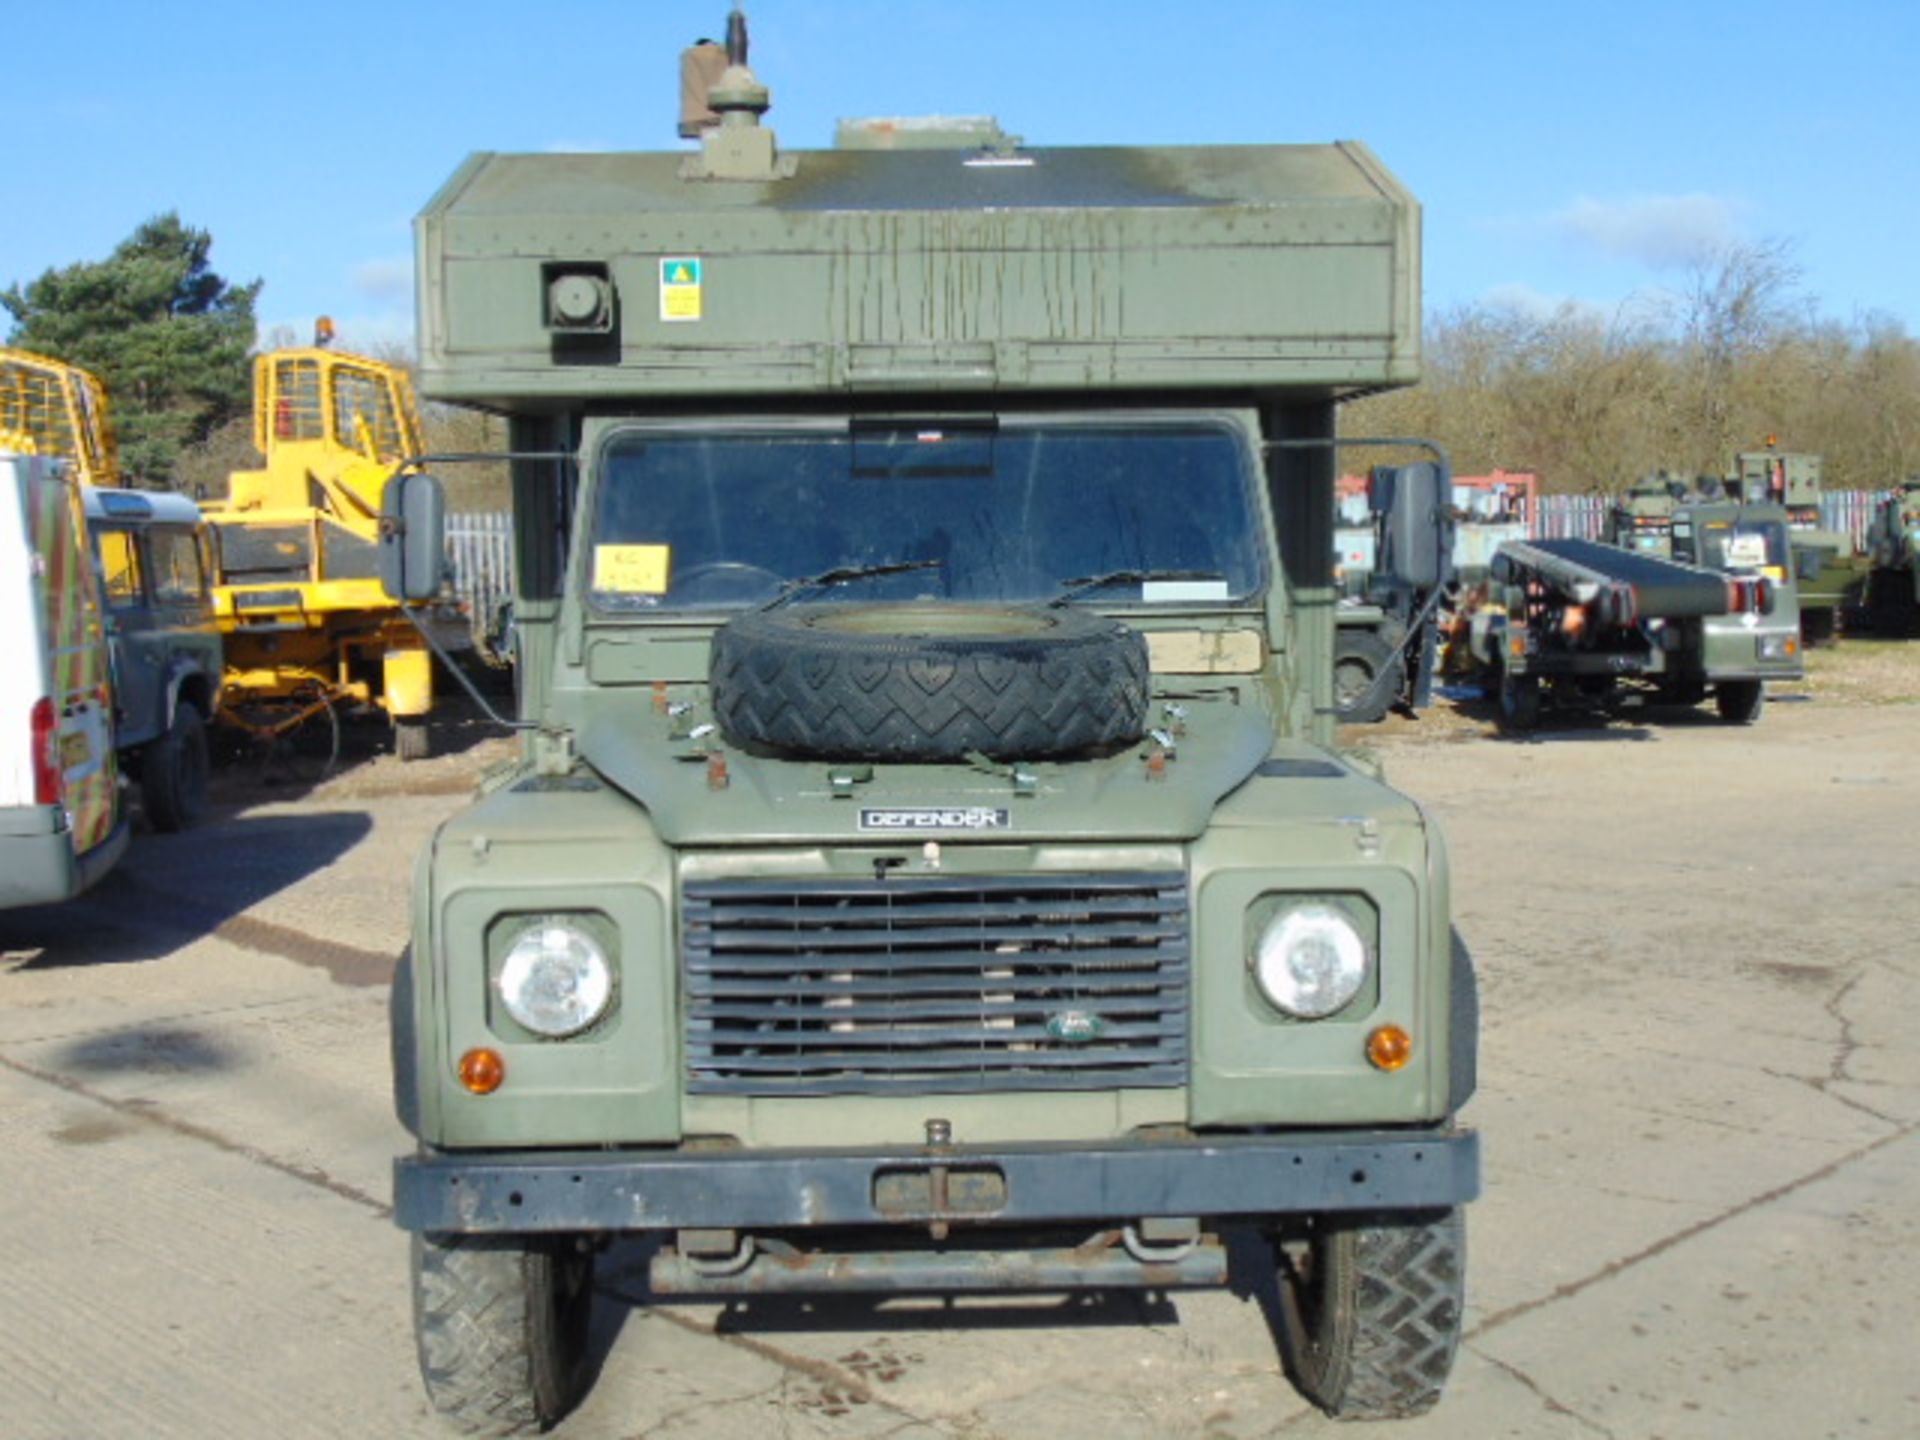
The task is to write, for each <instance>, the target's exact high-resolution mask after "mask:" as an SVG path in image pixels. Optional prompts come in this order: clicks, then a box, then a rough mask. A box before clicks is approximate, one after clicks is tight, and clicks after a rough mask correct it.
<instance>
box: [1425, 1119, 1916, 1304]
mask: <svg viewBox="0 0 1920 1440" xmlns="http://www.w3.org/2000/svg"><path fill="white" fill-rule="evenodd" d="M1915 1134H1920V1122H1916V1123H1912V1124H1907V1125H1902V1126H1901V1127H1900V1128H1899V1129H1897V1130H1894V1131H1893V1132H1891V1133H1890V1134H1886V1135H1882V1136H1881V1137H1880V1138H1879V1139H1877V1140H1870V1141H1868V1142H1867V1143H1866V1144H1865V1145H1861V1146H1859V1147H1857V1148H1855V1149H1853V1150H1849V1151H1848V1152H1847V1153H1846V1154H1845V1155H1841V1156H1837V1157H1836V1158H1834V1159H1832V1160H1829V1161H1828V1162H1827V1163H1826V1164H1825V1165H1822V1166H1820V1167H1819V1169H1817V1170H1810V1171H1808V1172H1807V1173H1806V1174H1805V1175H1802V1176H1800V1177H1798V1178H1797V1179H1793V1180H1788V1181H1785V1182H1783V1183H1782V1184H1779V1185H1776V1186H1774V1187H1773V1188H1772V1189H1771V1190H1763V1191H1761V1192H1760V1193H1759V1194H1758V1195H1750V1196H1748V1197H1747V1198H1746V1199H1745V1200H1742V1201H1741V1202H1740V1203H1739V1204H1737V1205H1730V1206H1728V1207H1727V1208H1726V1209H1724V1210H1721V1211H1718V1212H1717V1213H1715V1214H1713V1215H1709V1216H1707V1217H1706V1218H1704V1219H1702V1220H1697V1221H1695V1222H1694V1223H1693V1224H1691V1225H1688V1226H1685V1227H1683V1228H1681V1229H1679V1230H1675V1231H1674V1232H1673V1233H1671V1234H1669V1235H1663V1236H1662V1237H1661V1238H1660V1239H1658V1240H1656V1241H1654V1242H1653V1243H1652V1244H1650V1245H1644V1246H1642V1247H1641V1248H1640V1249H1638V1250H1636V1251H1634V1252H1633V1253H1632V1254H1631V1255H1622V1256H1620V1257H1619V1258H1618V1259H1614V1260H1609V1261H1608V1262H1607V1263H1606V1264H1604V1265H1602V1266H1601V1267H1600V1268H1599V1269H1598V1270H1595V1271H1593V1272H1592V1273H1591V1274H1588V1275H1583V1276H1581V1277H1580V1278H1579V1279H1578V1280H1569V1281H1567V1282H1566V1283H1565V1284H1564V1285H1556V1286H1555V1287H1554V1288H1553V1289H1552V1290H1549V1291H1548V1292H1547V1293H1546V1294H1545V1295H1536V1296H1535V1297H1534V1298H1533V1299H1531V1300H1522V1301H1520V1302H1518V1303H1517V1304H1513V1305H1509V1306H1508V1307H1507V1308H1506V1309H1504V1310H1497V1311H1495V1312H1494V1313H1493V1314H1491V1315H1488V1316H1485V1317H1483V1318H1482V1319H1481V1321H1480V1323H1479V1324H1477V1325H1475V1326H1474V1327H1473V1328H1472V1329H1470V1330H1468V1331H1467V1332H1466V1333H1465V1334H1464V1335H1463V1336H1462V1337H1461V1339H1462V1340H1463V1341H1471V1340H1477V1339H1479V1338H1480V1337H1481V1336H1483V1335H1486V1334H1489V1333H1490V1332H1492V1331H1494V1330H1498V1329H1499V1328H1500V1327H1501V1326H1503V1325H1508V1324H1511V1323H1512V1322H1513V1321H1515V1320H1518V1319H1520V1318H1522V1317H1523V1316H1526V1315H1531V1314H1532V1313H1533V1312H1534V1311H1536V1310H1542V1309H1545V1308H1546V1307H1547V1306H1549V1305H1554V1304H1558V1303H1559V1302H1560V1301H1562V1300H1568V1299H1571V1298H1572V1297H1573V1296H1575V1295H1578V1294H1580V1293H1581V1292H1582V1291H1584V1290H1590V1289H1592V1288H1593V1287H1594V1286H1595V1285H1598V1284H1601V1283H1602V1282H1603V1281H1607V1280H1611V1279H1613V1278H1614V1277H1615V1276H1616V1275H1622V1274H1625V1273H1626V1272H1627V1271H1629V1270H1632V1269H1634V1268H1635V1267H1637V1266H1639V1265H1643V1264H1645V1263H1646V1262H1647V1261H1649V1260H1652V1259H1654V1258H1656V1257H1657V1256H1660V1255H1664V1254H1666V1253H1667V1251H1669V1250H1671V1249H1673V1248H1674V1247H1675V1246H1678V1245H1684V1244H1685V1243H1686V1242H1687V1241H1689V1240H1691V1239H1693V1238H1694V1237H1695V1236H1697V1235H1704V1234H1705V1233H1706V1232H1707V1231H1709V1230H1716V1229H1718V1228H1719V1227H1720V1226H1722V1225H1724V1224H1726V1223H1727V1222H1728V1221H1729V1220H1737V1219H1739V1218H1740V1217H1741V1216H1742V1215H1746V1214H1749V1213H1751V1212H1752V1211H1755V1210H1758V1209H1761V1208H1762V1207H1764V1206H1767V1205H1771V1204H1773V1203H1774V1202H1775V1201H1776V1200H1783V1199H1785V1198H1786V1197H1787V1196H1789V1195H1792V1194H1794V1193H1796V1192H1797V1191H1800V1190H1804V1189H1806V1188H1807V1187H1808V1186H1809V1185H1817V1184H1819V1183H1820V1181H1822V1180H1827V1179H1831V1178H1832V1177H1833V1176H1835V1175H1837V1174H1839V1173H1840V1171H1842V1170H1843V1169H1845V1168H1846V1167H1847V1166H1849V1165H1851V1164H1853V1163H1854V1162H1855V1161H1856V1160H1864V1159H1866V1158H1867V1157H1868V1156H1869V1155H1873V1154H1876V1153H1877V1152H1879V1151H1881V1150H1884V1149H1886V1148H1887V1147H1888V1146H1889V1145H1894V1144H1897V1143H1898V1142H1900V1141H1902V1140H1905V1139H1908V1138H1910V1137H1912V1136H1913V1135H1915Z"/></svg>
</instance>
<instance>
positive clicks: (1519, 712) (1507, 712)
mask: <svg viewBox="0 0 1920 1440" xmlns="http://www.w3.org/2000/svg"><path fill="white" fill-rule="evenodd" d="M1500 723H1501V724H1503V725H1505V726H1506V727H1507V728H1508V729H1509V730H1532V729H1535V728H1537V727H1538V726H1539V724H1540V677H1539V676H1538V675H1515V674H1514V673H1513V672H1512V671H1511V670H1509V669H1507V667H1506V666H1505V665H1502V666H1501V667H1500Z"/></svg>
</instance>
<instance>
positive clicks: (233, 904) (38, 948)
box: [0, 811, 393, 983]
mask: <svg viewBox="0 0 1920 1440" xmlns="http://www.w3.org/2000/svg"><path fill="white" fill-rule="evenodd" d="M372 828H373V821H372V819H371V818H370V817H369V816H368V815H366V814H365V813H364V812H359V811H341V812H336V813H330V814H318V815H250V814H247V813H245V812H240V813H226V814H221V813H216V814H214V815H212V816H210V817H209V818H208V819H207V820H206V821H205V822H203V823H202V824H201V825H199V826H198V827H196V828H194V829H192V830H189V831H185V832H183V833H181V834H177V835H143V836H141V837H139V839H138V840H137V842H136V843H135V844H134V845H133V846H132V847H131V848H130V849H129V850H128V852H127V856H126V858H125V859H124V860H123V861H122V862H121V863H120V865H119V867H118V868H116V869H115V870H114V871H113V872H112V873H110V874H108V875H107V876H106V877H105V878H104V879H102V880H101V881H100V883H99V884H97V885H95V886H94V887H93V888H92V889H91V890H89V891H87V892H86V893H85V894H84V895H81V896H79V897H78V898H76V899H73V900H69V901H67V902H65V903H64V904H60V905H39V906H33V907H31V908H28V909H22V910H5V911H0V953H6V954H9V955H19V954H22V953H24V954H25V958H24V959H23V960H21V961H19V962H18V963H17V964H16V966H15V967H14V968H18V969H36V970H37V969H56V968H62V967H68V966H80V965H121V964H130V963H137V962H140V961H145V960H156V959H159V958H161V957H162V956H165V955H169V954H172V953H173V952H174V951H176V950H178V949H180V948H182V947H183V946H186V945H190V944H192V943H193V942H194V941H196V940H200V939H203V938H204V937H206V936H208V935H213V934H218V933H221V932H223V931H225V930H228V929H230V928H233V927H246V929H247V933H246V934H245V935H244V936H242V935H235V936H234V938H235V939H236V941H237V942H238V943H242V944H249V945H252V946H253V948H256V949H258V948H266V949H274V950H278V949H281V948H283V947H281V946H278V945H274V944H271V943H266V944H263V943H261V942H262V939H263V937H264V939H266V940H267V941H271V940H272V939H274V938H275V936H274V935H273V934H272V932H274V931H276V929H277V927H274V926H272V925H270V924H267V923H266V922H264V921H259V920H254V919H251V918H249V917H248V916H247V911H248V910H249V909H250V908H251V907H253V906H254V905H256V904H258V903H259V902H260V901H262V900H265V899H266V898H267V897H269V896H271V895H275V894H278V893H279V892H280V891H282V890H285V889H287V888H288V887H289V886H292V885H296V884H298V883H299V882H300V881H301V880H303V879H305V878H306V877H307V876H308V875H311V874H313V873H314V872H315V871H317V870H320V869H322V868H324V867H325V866H328V865H330V864H332V863H333V862H334V861H335V860H337V859H339V858H340V856H342V855H344V854H345V853H346V852H347V851H349V850H351V849H352V848H353V847H354V846H355V845H357V844H359V843H360V841H361V840H362V839H364V838H365V837H366V835H367V834H368V833H369V831H371V830H372ZM255 931H258V932H261V933H260V934H259V935H256V934H255V933H254V932H255ZM287 938H289V939H290V940H291V939H296V938H297V939H302V940H305V941H306V948H307V949H310V950H313V951H314V952H315V954H314V956H312V957H307V956H297V957H291V958H299V959H310V962H311V963H315V964H318V965H321V966H322V967H323V968H328V969H331V970H334V971H335V972H336V978H340V979H343V980H346V981H347V982H348V983H354V981H355V980H356V979H359V977H358V975H357V969H360V968H364V969H367V970H373V969H375V968H377V967H375V966H374V965H373V957H367V956H365V955H363V954H362V952H360V951H358V950H355V949H353V948H352V947H349V946H343V945H338V944H336V943H334V942H330V941H325V940H315V939H312V938H311V937H291V935H290V934H289V937H287ZM321 952H324V953H321ZM334 952H339V953H334ZM384 964H385V966H386V968H387V971H388V972H390V971H391V969H392V964H393V961H392V957H390V956H389V957H384ZM342 972H355V973H351V974H350V973H342ZM378 978H379V979H385V978H386V977H385V976H384V975H381V976H379V977H378ZM360 983H371V977H368V978H367V979H365V980H361V981H360Z"/></svg>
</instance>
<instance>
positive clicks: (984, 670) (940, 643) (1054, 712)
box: [709, 603, 1149, 761]
mask: <svg viewBox="0 0 1920 1440" xmlns="http://www.w3.org/2000/svg"><path fill="white" fill-rule="evenodd" d="M709 679H710V681H711V684H712V693H713V707H714V716H715V719H716V720H717V721H718V722H719V725H720V731H721V734H722V735H723V736H725V738H726V739H727V740H728V741H729V742H731V743H733V744H735V745H740V746H743V747H764V748H767V749H771V750H775V751H779V752H783V753H787V754H795V755H808V756H817V757H819V758H821V759H827V760H907V761H914V760H920V761H938V760H958V759H961V758H963V757H964V756H966V755H968V754H971V753H975V752H977V753H980V754H983V755H987V756H990V757H992V758H993V759H996V760H1039V759H1045V758H1048V757H1050V756H1065V755H1077V754H1084V753H1087V752H1089V751H1098V750H1108V749H1115V748H1118V747H1121V746H1125V745H1130V744H1132V743H1133V742H1135V741H1137V740H1138V739H1139V738H1140V737H1141V735H1142V734H1143V733H1144V732H1145V728H1146V714H1147V694H1148V685H1149V681H1148V666H1147V644H1146V640H1145V638H1144V637H1143V636H1141V635H1140V633H1139V632H1138V631H1136V630H1133V629H1131V628H1130V627H1128V626H1126V625H1122V624H1120V623H1119V622H1117V621H1114V620H1109V619H1104V618H1102V617H1101V616H1098V615H1094V614H1090V613H1088V612H1086V611H1082V610H1075V609H1072V608H1069V607H1066V606H1053V607H1045V608H1041V607H1024V606H1009V605H957V604H925V603H922V604H901V605H835V604H814V605H788V606H780V607H777V608H775V609H771V610H754V611H748V612H747V613H746V614H744V615H740V616H737V617H736V618H735V619H733V620H732V621H731V622H729V623H728V624H726V625H723V626H722V627H721V628H720V629H719V631H718V632H716V634H715V635H714V637H713V652H712V665H711V668H710V670H709Z"/></svg>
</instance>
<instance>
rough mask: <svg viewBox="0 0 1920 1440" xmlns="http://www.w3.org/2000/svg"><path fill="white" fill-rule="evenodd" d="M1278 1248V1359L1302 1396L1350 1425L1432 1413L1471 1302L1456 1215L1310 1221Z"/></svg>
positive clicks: (1461, 1224) (1463, 1229)
mask: <svg viewBox="0 0 1920 1440" xmlns="http://www.w3.org/2000/svg"><path fill="white" fill-rule="evenodd" d="M1279 1246H1280V1274H1279V1279H1280V1320H1281V1326H1280V1343H1281V1355H1282V1359H1283V1360H1284V1361H1285V1362H1286V1366H1287V1373H1288V1375H1289V1377H1290V1378H1291V1379H1292V1380H1293V1383H1294V1385H1295V1387H1296V1388H1297V1389H1298V1390H1299V1391H1300V1393H1301V1394H1302V1395H1303V1396H1305V1397H1306V1398H1307V1399H1308V1400H1311V1401H1312V1402H1313V1403H1314V1404H1315V1405H1317V1406H1319V1407H1320V1408H1321V1409H1322V1410H1324V1411H1326V1412H1327V1413H1328V1414H1329V1415H1332V1416H1334V1417H1335V1418H1337V1419H1342V1420H1392V1419H1399V1418H1401V1417H1404V1416H1409V1415H1419V1414H1422V1413H1423V1412H1425V1411H1427V1410H1430V1409H1432V1408H1433V1406H1434V1403H1435V1402H1436V1401H1438V1400H1439V1398H1440V1392H1441V1390H1442V1389H1443V1388H1444V1387H1445V1385H1446V1382H1447V1374H1448V1372H1449V1371H1451V1370H1452V1368H1453V1354H1454V1351H1455V1349H1456V1348H1458V1346H1459V1343H1460V1324H1461V1316H1462V1312H1463V1310H1464V1308H1465V1288H1466V1283H1465V1282H1466V1260H1467V1236H1466V1226H1465V1223H1464V1222H1463V1220H1462V1219H1461V1214H1460V1211H1459V1210H1458V1209H1457V1208H1456V1209H1451V1210H1438V1211H1422V1212H1418V1213H1409V1214H1389V1215H1358V1214H1356V1215H1321V1216H1313V1217H1311V1218H1310V1219H1309V1220H1308V1222H1307V1225H1306V1228H1305V1230H1304V1231H1303V1232H1301V1233H1299V1234H1296V1235H1291V1236H1282V1237H1281V1239H1280V1242H1279Z"/></svg>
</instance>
